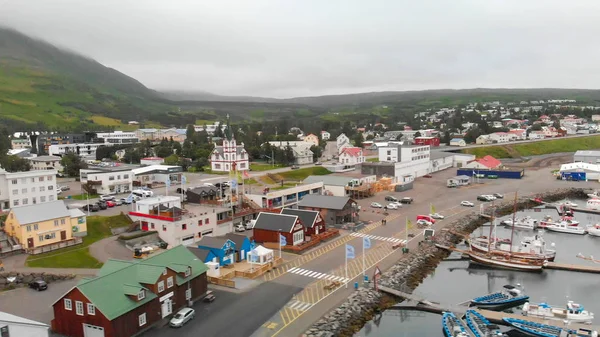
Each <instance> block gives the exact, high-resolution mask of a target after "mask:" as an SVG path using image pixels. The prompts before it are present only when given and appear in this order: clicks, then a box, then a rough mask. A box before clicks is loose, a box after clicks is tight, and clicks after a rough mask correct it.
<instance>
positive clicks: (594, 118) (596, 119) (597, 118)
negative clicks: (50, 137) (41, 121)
mask: <svg viewBox="0 0 600 337" xmlns="http://www.w3.org/2000/svg"><path fill="white" fill-rule="evenodd" d="M592 122H600V115H592ZM13 149H14V148H13Z"/></svg>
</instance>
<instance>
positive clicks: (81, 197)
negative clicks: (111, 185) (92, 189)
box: [65, 194, 100, 200]
mask: <svg viewBox="0 0 600 337" xmlns="http://www.w3.org/2000/svg"><path fill="white" fill-rule="evenodd" d="M70 197H71V199H74V200H87V199H88V198H89V199H94V198H99V197H100V196H99V195H98V194H90V195H89V197H88V195H87V194H76V195H71V196H70ZM65 198H66V197H65Z"/></svg>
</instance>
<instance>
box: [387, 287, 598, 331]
mask: <svg viewBox="0 0 600 337" xmlns="http://www.w3.org/2000/svg"><path fill="white" fill-rule="evenodd" d="M378 288H379V290H380V291H382V292H385V293H388V294H391V295H394V296H396V297H400V298H403V299H405V300H406V303H404V304H400V305H395V306H393V307H392V308H391V309H393V310H417V311H425V312H431V313H436V314H442V313H443V312H453V313H454V314H456V315H457V316H460V317H462V315H464V314H465V313H466V312H467V310H469V309H473V310H476V311H478V312H479V313H480V314H482V315H483V316H484V317H485V318H487V319H488V320H489V321H490V322H492V323H495V324H501V325H506V323H505V322H504V320H503V318H518V319H522V320H526V321H530V322H536V323H542V324H550V325H554V326H558V327H567V325H566V323H565V322H564V321H562V320H548V319H543V318H539V317H531V316H523V315H520V314H510V313H506V312H499V311H491V310H483V309H476V308H469V306H468V302H463V303H459V304H456V305H451V304H441V303H437V302H433V301H430V300H427V299H425V298H423V297H422V296H419V295H414V294H412V293H407V292H404V291H399V290H396V289H392V288H388V287H384V286H379V287H378ZM568 327H569V329H574V330H577V329H585V330H591V331H596V332H598V333H600V327H599V326H593V325H587V324H577V323H569V324H568Z"/></svg>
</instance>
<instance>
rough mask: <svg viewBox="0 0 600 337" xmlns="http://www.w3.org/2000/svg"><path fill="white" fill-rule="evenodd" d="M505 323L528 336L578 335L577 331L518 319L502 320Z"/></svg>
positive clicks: (563, 336) (556, 336) (554, 336)
mask: <svg viewBox="0 0 600 337" xmlns="http://www.w3.org/2000/svg"><path fill="white" fill-rule="evenodd" d="M502 320H503V321H504V322H506V323H507V324H509V325H510V326H512V327H513V328H515V329H517V330H519V331H520V332H523V333H524V334H526V335H527V336H540V337H567V336H569V334H574V333H576V331H575V330H571V329H567V328H561V327H558V326H553V325H548V324H541V323H535V322H530V321H526V320H523V319H518V318H508V317H504V318H502Z"/></svg>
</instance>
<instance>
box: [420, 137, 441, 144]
mask: <svg viewBox="0 0 600 337" xmlns="http://www.w3.org/2000/svg"><path fill="white" fill-rule="evenodd" d="M414 144H415V145H429V146H440V138H439V137H415V141H414Z"/></svg>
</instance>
